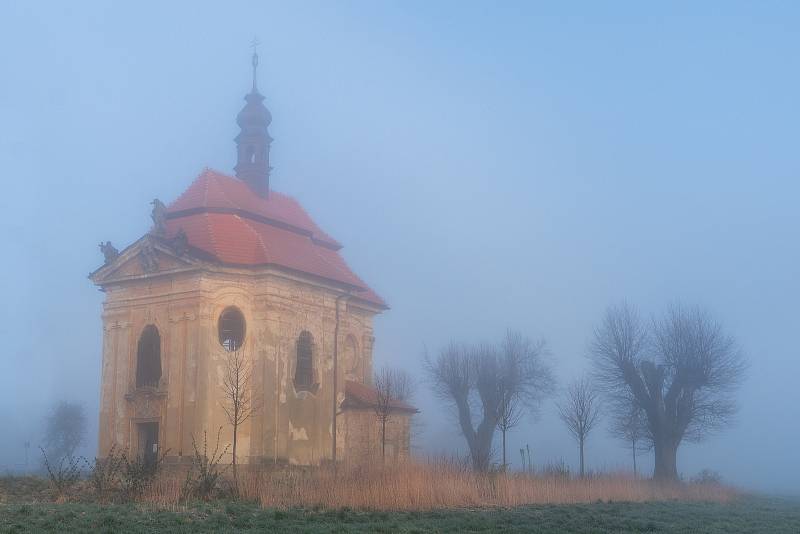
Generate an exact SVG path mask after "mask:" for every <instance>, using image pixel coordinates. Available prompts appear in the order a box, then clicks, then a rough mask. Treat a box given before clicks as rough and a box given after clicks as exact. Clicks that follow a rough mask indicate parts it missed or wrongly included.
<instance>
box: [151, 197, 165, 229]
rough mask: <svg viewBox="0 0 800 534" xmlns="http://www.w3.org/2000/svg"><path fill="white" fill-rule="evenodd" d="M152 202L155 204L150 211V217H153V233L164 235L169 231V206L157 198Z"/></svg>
mask: <svg viewBox="0 0 800 534" xmlns="http://www.w3.org/2000/svg"><path fill="white" fill-rule="evenodd" d="M150 204H152V205H153V211H152V212H151V213H150V217H152V218H153V233H154V234H156V235H164V234H165V233H167V207H166V206H165V205H164V203H163V202H161V201H160V200H158V199H157V198H156V199H153V201H152V202H151V203H150Z"/></svg>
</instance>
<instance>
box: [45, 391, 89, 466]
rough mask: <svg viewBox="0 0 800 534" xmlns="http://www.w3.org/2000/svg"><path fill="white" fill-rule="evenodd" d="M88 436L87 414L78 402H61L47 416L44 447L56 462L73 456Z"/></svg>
mask: <svg viewBox="0 0 800 534" xmlns="http://www.w3.org/2000/svg"><path fill="white" fill-rule="evenodd" d="M85 438H86V414H85V413H84V411H83V406H82V405H80V404H77V403H71V402H61V403H59V404H58V405H57V406H56V407H55V408H54V409H53V412H52V413H51V414H50V415H49V416H48V417H47V419H46V424H45V434H44V449H45V450H46V451H47V455H48V456H50V458H51V459H52V460H53V461H54V462H59V461H61V460H63V459H65V458H71V457H72V456H74V455H75V451H76V450H77V449H78V447H80V446H81V445H82V444H83V440H84V439H85Z"/></svg>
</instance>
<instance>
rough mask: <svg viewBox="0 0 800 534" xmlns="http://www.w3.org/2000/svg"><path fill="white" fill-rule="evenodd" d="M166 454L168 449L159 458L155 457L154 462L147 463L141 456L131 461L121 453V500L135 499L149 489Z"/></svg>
mask: <svg viewBox="0 0 800 534" xmlns="http://www.w3.org/2000/svg"><path fill="white" fill-rule="evenodd" d="M168 453H169V449H167V450H165V451H164V452H163V453H162V454H161V456H156V458H155V460H154V461H152V462H148V461H146V460H145V458H144V456H141V455H137V456H136V457H134V458H133V459H132V460H131V459H129V458H128V456H127V455H126V454H125V453H124V452H123V453H122V454H121V460H122V461H121V465H120V467H121V469H120V476H119V481H120V486H121V490H122V498H123V499H125V500H130V499H135V498H136V497H138V496H139V495H141V494H142V493H143V492H144V490H145V489H147V488H148V487H150V485H151V484H152V483H153V480H155V478H156V475H158V473H159V471H160V470H161V466H162V465H163V463H164V458H165V457H166V456H167V454H168Z"/></svg>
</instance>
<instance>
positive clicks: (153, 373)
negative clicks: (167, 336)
mask: <svg viewBox="0 0 800 534" xmlns="http://www.w3.org/2000/svg"><path fill="white" fill-rule="evenodd" d="M160 380H161V336H160V335H159V334H158V328H156V327H155V326H153V325H147V326H145V327H144V330H143V331H142V335H141V336H140V337H139V346H138V348H137V351H136V387H137V388H142V387H150V388H157V387H158V382H159V381H160Z"/></svg>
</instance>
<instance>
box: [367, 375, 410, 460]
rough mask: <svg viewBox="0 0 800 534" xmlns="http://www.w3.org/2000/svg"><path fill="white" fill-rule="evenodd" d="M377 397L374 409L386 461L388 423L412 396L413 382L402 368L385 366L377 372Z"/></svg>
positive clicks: (382, 456)
mask: <svg viewBox="0 0 800 534" xmlns="http://www.w3.org/2000/svg"><path fill="white" fill-rule="evenodd" d="M374 387H375V391H376V394H377V398H376V401H375V405H374V409H375V415H377V416H378V421H379V422H380V424H381V461H382V462H384V463H385V462H386V423H387V422H388V421H389V418H390V417H391V416H392V414H394V413H395V412H396V411H397V409H398V408H400V407H401V406H402V405H403V403H405V402H406V401H407V400H409V399H410V398H411V395H412V393H413V382H412V380H411V377H410V376H409V375H408V373H406V372H405V371H403V370H402V369H390V368H388V367H384V368H383V369H381V370H380V371H378V372H377V373H375V383H374Z"/></svg>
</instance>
